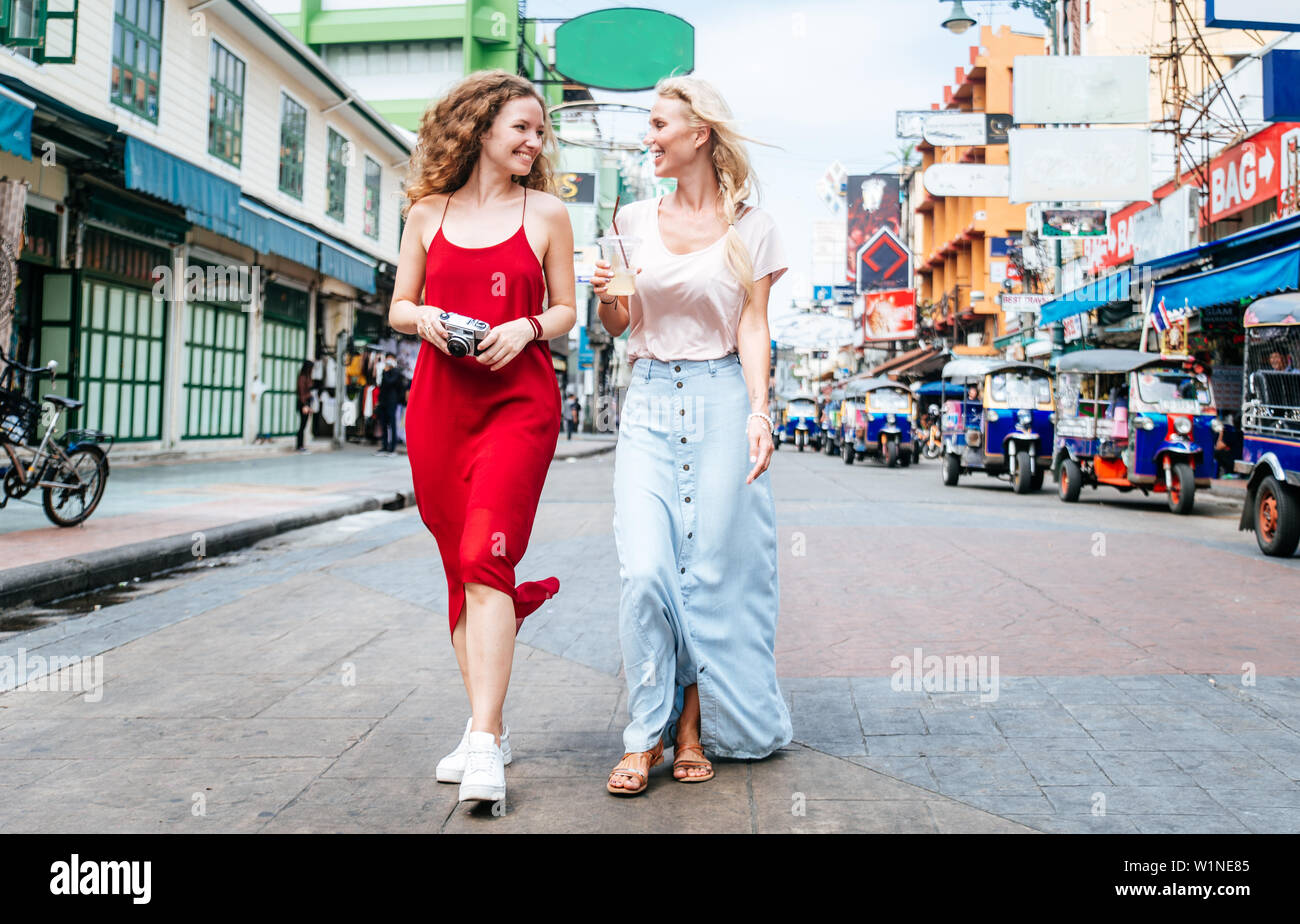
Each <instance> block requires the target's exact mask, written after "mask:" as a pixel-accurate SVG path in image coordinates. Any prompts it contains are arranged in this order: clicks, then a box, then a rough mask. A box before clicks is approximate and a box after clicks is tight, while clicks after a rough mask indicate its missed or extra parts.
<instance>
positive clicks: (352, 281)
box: [320, 243, 376, 294]
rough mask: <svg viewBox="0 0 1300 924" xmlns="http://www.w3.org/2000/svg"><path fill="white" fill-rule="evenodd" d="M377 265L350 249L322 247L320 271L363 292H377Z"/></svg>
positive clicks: (323, 245) (327, 245) (337, 246)
mask: <svg viewBox="0 0 1300 924" xmlns="http://www.w3.org/2000/svg"><path fill="white" fill-rule="evenodd" d="M375 265H376V264H375V261H374V260H372V259H370V258H369V257H367V256H366V255H365V254H363V253H361V252H360V251H358V250H353V249H351V248H350V247H349V248H344V247H342V246H339V245H334V244H325V243H322V244H321V245H320V271H321V272H322V273H324V274H325V275H326V276H333V277H334V278H335V279H338V280H341V281H343V282H346V283H347V284H348V285H350V286H355V287H356V288H358V289H360V290H361V291H362V292H368V293H371V294H373V293H374V291H375Z"/></svg>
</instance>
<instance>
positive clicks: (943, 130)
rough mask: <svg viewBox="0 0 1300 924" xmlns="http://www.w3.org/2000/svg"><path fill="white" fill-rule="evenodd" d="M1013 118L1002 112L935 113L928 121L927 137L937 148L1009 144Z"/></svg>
mask: <svg viewBox="0 0 1300 924" xmlns="http://www.w3.org/2000/svg"><path fill="white" fill-rule="evenodd" d="M1009 128H1011V116H1010V115H1008V114H1006V113H1002V112H964V111H961V110H946V111H943V112H932V113H930V117H929V118H928V119H926V120H925V125H924V128H923V136H924V138H925V140H926V141H928V142H929V143H930V144H932V145H934V146H935V147H958V146H961V147H967V146H973V145H986V144H1006V143H1007V130H1008V129H1009Z"/></svg>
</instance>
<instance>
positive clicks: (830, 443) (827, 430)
mask: <svg viewBox="0 0 1300 924" xmlns="http://www.w3.org/2000/svg"><path fill="white" fill-rule="evenodd" d="M843 402H844V386H843V385H840V386H837V387H835V388H832V389H831V393H830V397H829V398H828V399H827V401H826V404H825V406H824V407H822V430H823V432H824V434H825V438H824V439H823V440H822V449H823V450H824V451H825V453H826V455H828V456H833V455H837V454H839V451H840V409H841V406H842V405H843Z"/></svg>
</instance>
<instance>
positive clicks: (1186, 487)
mask: <svg viewBox="0 0 1300 924" xmlns="http://www.w3.org/2000/svg"><path fill="white" fill-rule="evenodd" d="M1171 468H1172V469H1173V478H1172V479H1171V480H1170V484H1169V490H1168V491H1167V492H1166V494H1167V495H1168V500H1169V509H1170V510H1172V511H1173V512H1174V513H1180V514H1186V513H1191V512H1192V505H1194V504H1195V503H1196V475H1195V473H1194V472H1193V471H1192V467H1191V465H1189V464H1188V463H1186V462H1175V463H1174V464H1173V465H1172V466H1171Z"/></svg>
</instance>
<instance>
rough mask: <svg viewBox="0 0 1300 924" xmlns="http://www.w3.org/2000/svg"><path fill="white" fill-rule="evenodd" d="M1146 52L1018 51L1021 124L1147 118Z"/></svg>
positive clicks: (1016, 96) (1015, 105)
mask: <svg viewBox="0 0 1300 924" xmlns="http://www.w3.org/2000/svg"><path fill="white" fill-rule="evenodd" d="M1149 75H1150V62H1149V61H1148V60H1147V58H1146V56H1145V55H1047V56H1044V55H1017V56H1016V61H1015V82H1014V85H1013V86H1012V103H1011V108H1012V109H1013V110H1014V111H1015V120H1016V124H1017V125H1024V124H1026V123H1032V124H1034V125H1052V124H1068V125H1076V124H1078V123H1080V122H1085V123H1090V124H1096V123H1099V122H1100V123H1142V124H1145V123H1146V122H1147V121H1148V120H1149V116H1150V109H1151V104H1150V99H1151V96H1150V90H1149V87H1150V79H1151V78H1150V76H1149Z"/></svg>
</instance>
